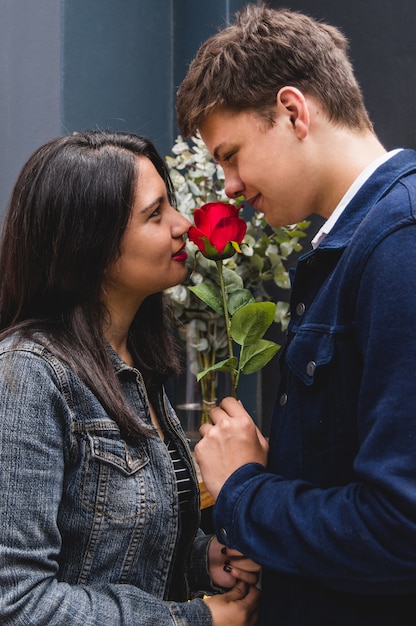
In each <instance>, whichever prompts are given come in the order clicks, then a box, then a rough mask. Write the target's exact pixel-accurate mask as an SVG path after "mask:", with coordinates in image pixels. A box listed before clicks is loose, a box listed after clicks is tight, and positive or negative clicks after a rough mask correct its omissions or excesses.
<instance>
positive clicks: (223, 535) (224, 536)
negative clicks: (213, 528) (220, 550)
mask: <svg viewBox="0 0 416 626" xmlns="http://www.w3.org/2000/svg"><path fill="white" fill-rule="evenodd" d="M220 537H221V542H222V543H224V544H225V543H227V531H226V530H225V528H220Z"/></svg>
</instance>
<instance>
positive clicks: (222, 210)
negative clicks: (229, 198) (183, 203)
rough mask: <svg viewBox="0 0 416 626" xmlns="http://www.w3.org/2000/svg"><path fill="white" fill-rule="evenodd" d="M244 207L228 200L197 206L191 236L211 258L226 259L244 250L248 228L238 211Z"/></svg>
mask: <svg viewBox="0 0 416 626" xmlns="http://www.w3.org/2000/svg"><path fill="white" fill-rule="evenodd" d="M240 208H241V207H235V206H234V205H232V204H228V203H227V202H208V203H207V204H204V205H203V206H202V207H200V208H199V209H195V211H194V222H195V226H191V227H190V229H189V232H188V237H189V239H190V241H192V242H193V243H194V244H195V245H197V246H198V248H199V249H200V250H201V252H202V254H203V255H204V256H205V257H207V259H213V260H215V261H216V260H218V259H226V258H228V257H230V256H232V255H233V254H234V253H235V252H236V251H237V252H239V251H240V248H239V244H240V243H241V242H242V241H243V239H244V235H245V234H246V230H247V224H246V223H245V221H244V220H243V219H242V218H241V217H239V215H238V213H239V210H240Z"/></svg>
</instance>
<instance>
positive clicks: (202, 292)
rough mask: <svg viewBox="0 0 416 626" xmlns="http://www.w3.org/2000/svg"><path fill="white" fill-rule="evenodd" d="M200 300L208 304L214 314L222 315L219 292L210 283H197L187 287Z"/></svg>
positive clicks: (222, 309)
mask: <svg viewBox="0 0 416 626" xmlns="http://www.w3.org/2000/svg"><path fill="white" fill-rule="evenodd" d="M188 289H189V291H192V293H194V294H195V295H196V296H198V298H199V299H200V300H202V301H203V302H205V303H206V304H208V306H210V307H211V309H213V310H214V311H215V312H216V313H218V314H219V315H224V308H223V306H222V298H221V292H220V290H219V289H218V288H217V287H216V286H215V285H212V284H211V283H199V285H192V286H190V287H188Z"/></svg>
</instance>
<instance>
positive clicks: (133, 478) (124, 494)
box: [82, 434, 155, 521]
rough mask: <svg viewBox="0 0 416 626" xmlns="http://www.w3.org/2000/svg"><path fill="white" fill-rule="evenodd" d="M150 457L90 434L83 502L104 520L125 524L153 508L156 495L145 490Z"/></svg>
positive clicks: (85, 466)
mask: <svg viewBox="0 0 416 626" xmlns="http://www.w3.org/2000/svg"><path fill="white" fill-rule="evenodd" d="M148 463H149V457H148V455H147V453H146V451H145V450H144V449H143V448H142V447H140V446H134V447H133V446H129V445H127V444H126V442H125V441H122V440H120V439H111V438H109V437H103V436H97V435H91V434H89V435H88V436H87V442H86V447H85V463H84V470H83V481H82V483H83V484H82V501H83V503H84V505H86V506H88V507H90V508H94V509H95V510H96V511H99V512H100V513H101V514H102V515H104V516H105V517H108V518H111V519H113V520H118V521H123V520H128V519H132V518H135V517H138V516H140V515H142V514H143V512H144V509H146V508H149V506H153V505H154V504H155V502H154V500H155V499H154V493H153V497H152V494H151V493H149V492H148V489H146V477H145V475H144V474H145V473H146V470H145V468H146V466H147V464H148Z"/></svg>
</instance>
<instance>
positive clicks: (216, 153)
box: [213, 143, 224, 161]
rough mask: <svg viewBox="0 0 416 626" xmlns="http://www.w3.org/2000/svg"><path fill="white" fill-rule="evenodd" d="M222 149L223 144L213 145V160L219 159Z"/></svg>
mask: <svg viewBox="0 0 416 626" xmlns="http://www.w3.org/2000/svg"><path fill="white" fill-rule="evenodd" d="M223 150H224V144H223V143H220V144H218V146H216V147H215V149H214V152H213V157H214V160H215V161H221V154H220V152H222V151H223Z"/></svg>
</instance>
